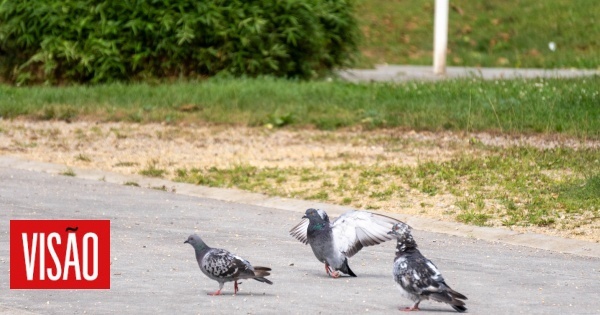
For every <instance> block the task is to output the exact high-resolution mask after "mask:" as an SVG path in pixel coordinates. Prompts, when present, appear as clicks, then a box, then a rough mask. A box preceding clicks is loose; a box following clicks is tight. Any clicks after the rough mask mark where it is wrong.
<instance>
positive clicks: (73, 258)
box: [10, 220, 110, 289]
mask: <svg viewBox="0 0 600 315" xmlns="http://www.w3.org/2000/svg"><path fill="white" fill-rule="evenodd" d="M10 288H11V289H110V220H10Z"/></svg>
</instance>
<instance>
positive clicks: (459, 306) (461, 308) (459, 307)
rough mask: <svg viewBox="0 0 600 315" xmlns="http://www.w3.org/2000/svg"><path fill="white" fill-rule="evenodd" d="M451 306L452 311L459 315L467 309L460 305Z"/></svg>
mask: <svg viewBox="0 0 600 315" xmlns="http://www.w3.org/2000/svg"><path fill="white" fill-rule="evenodd" d="M451 306H452V308H453V309H454V310H456V311H457V312H459V313H463V312H465V311H466V310H467V308H466V307H464V306H462V305H451Z"/></svg>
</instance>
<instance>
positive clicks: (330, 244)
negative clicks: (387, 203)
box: [290, 208, 400, 278]
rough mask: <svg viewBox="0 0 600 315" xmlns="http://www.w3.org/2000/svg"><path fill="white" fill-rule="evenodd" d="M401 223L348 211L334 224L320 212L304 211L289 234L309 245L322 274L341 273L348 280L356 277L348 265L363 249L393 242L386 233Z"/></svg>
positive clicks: (381, 216) (325, 214)
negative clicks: (322, 264)
mask: <svg viewBox="0 0 600 315" xmlns="http://www.w3.org/2000/svg"><path fill="white" fill-rule="evenodd" d="M398 222H400V221H398V220H396V219H393V218H390V217H386V216H384V215H380V214H375V213H371V212H367V211H354V210H352V211H348V212H346V213H344V214H342V215H341V216H339V217H338V218H337V219H335V220H334V221H333V223H330V222H329V217H328V216H327V213H325V211H323V210H320V209H319V210H317V209H312V208H311V209H308V210H306V212H305V214H304V216H303V217H302V221H300V223H298V224H297V225H296V226H294V227H293V228H292V229H291V230H290V235H292V236H293V237H295V238H296V239H298V240H299V241H300V242H302V243H304V244H310V247H311V248H312V251H313V253H314V254H315V256H316V257H317V259H318V260H319V261H320V262H322V263H324V264H325V272H327V274H328V275H329V276H331V277H332V278H338V277H340V273H339V272H340V271H341V272H343V273H344V274H347V275H349V276H351V277H356V274H354V272H353V271H352V269H350V266H349V265H348V257H352V256H354V254H356V253H357V252H358V251H360V250H361V249H362V248H363V247H364V246H371V245H377V244H380V243H383V242H385V241H389V240H392V239H394V237H393V236H391V235H388V234H387V232H388V231H389V230H390V229H391V228H392V226H393V225H394V224H395V223H398Z"/></svg>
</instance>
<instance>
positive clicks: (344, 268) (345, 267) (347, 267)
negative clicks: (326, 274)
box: [339, 258, 356, 277]
mask: <svg viewBox="0 0 600 315" xmlns="http://www.w3.org/2000/svg"><path fill="white" fill-rule="evenodd" d="M339 270H340V271H342V272H343V273H345V274H348V275H349V276H351V277H356V275H355V274H354V272H353V271H352V269H350V265H348V258H346V260H344V264H343V265H342V268H340V269H339Z"/></svg>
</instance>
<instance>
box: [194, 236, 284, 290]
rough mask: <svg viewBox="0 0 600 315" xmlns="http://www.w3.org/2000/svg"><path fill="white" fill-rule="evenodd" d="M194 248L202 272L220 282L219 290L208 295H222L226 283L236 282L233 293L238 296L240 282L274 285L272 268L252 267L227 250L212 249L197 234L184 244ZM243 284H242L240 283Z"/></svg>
mask: <svg viewBox="0 0 600 315" xmlns="http://www.w3.org/2000/svg"><path fill="white" fill-rule="evenodd" d="M183 243H188V244H190V245H192V246H193V247H194V250H195V251H196V260H197V261H198V266H200V270H202V272H203V273H204V274H205V275H206V276H207V277H209V278H211V279H213V280H216V281H217V282H219V290H217V291H215V292H212V293H208V295H221V290H222V289H223V285H224V284H225V282H229V281H234V286H233V292H234V294H236V293H237V292H238V290H239V288H238V280H241V279H254V280H256V281H260V282H264V283H268V284H273V282H271V281H270V280H269V279H267V278H265V277H266V276H269V275H270V273H269V271H271V268H267V267H259V266H256V267H252V265H251V264H250V263H249V262H248V261H247V260H245V259H243V258H242V257H239V256H237V255H234V254H232V253H230V252H229V251H227V250H225V249H220V248H211V247H209V246H208V245H206V243H204V241H202V239H201V238H200V236H198V235H197V234H192V235H190V236H189V237H188V239H187V240H186V241H185V242H183ZM240 283H241V282H240Z"/></svg>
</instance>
